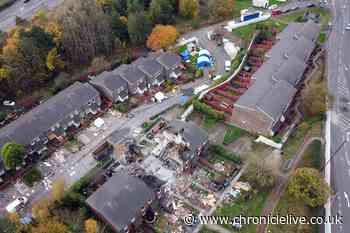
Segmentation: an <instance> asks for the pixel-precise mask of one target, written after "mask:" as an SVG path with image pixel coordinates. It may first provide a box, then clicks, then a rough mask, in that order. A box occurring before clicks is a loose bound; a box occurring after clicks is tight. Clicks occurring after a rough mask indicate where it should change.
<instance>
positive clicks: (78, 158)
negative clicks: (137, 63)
mask: <svg viewBox="0 0 350 233" xmlns="http://www.w3.org/2000/svg"><path fill="white" fill-rule="evenodd" d="M203 83H209V81H208V80H206V79H204V78H202V79H198V80H196V81H195V82H191V83H188V84H185V85H183V86H182V88H183V89H186V88H193V87H197V86H200V85H203ZM181 95H182V93H181V92H178V93H175V94H171V95H169V96H168V97H169V98H168V99H167V100H165V101H163V102H162V103H151V104H146V105H142V106H140V107H138V108H136V109H134V110H132V111H131V113H132V114H133V115H134V117H133V118H131V119H129V118H125V117H123V118H118V117H112V116H109V115H110V114H109V113H107V114H106V115H105V116H103V119H104V120H105V124H106V127H105V128H106V129H105V130H104V131H103V132H100V133H99V134H98V135H96V136H95V137H92V136H91V135H90V136H89V137H90V139H91V141H90V142H89V143H88V144H86V145H85V146H84V147H83V148H82V150H81V151H79V152H77V153H74V154H69V153H68V154H66V155H67V156H66V159H65V160H64V161H62V162H60V163H57V159H56V157H58V156H51V157H50V158H49V160H48V161H45V162H41V163H40V165H42V167H45V166H46V165H45V164H48V163H49V164H50V167H49V168H48V169H50V170H52V171H53V172H54V175H53V176H51V177H48V179H46V178H45V179H44V181H43V182H40V183H39V184H37V185H35V187H33V188H31V189H28V188H27V187H25V186H23V185H21V183H18V184H15V185H12V186H10V187H8V188H7V189H6V190H3V191H2V192H1V193H0V194H1V196H0V216H1V215H3V214H4V213H5V207H6V205H7V204H8V203H9V202H10V201H12V200H14V199H15V198H16V197H19V196H27V197H28V199H29V204H28V205H27V208H26V211H28V212H30V207H31V205H32V204H33V203H35V202H37V201H39V200H40V199H43V198H45V197H47V196H48V195H49V194H50V192H51V188H52V184H53V183H54V182H55V181H56V180H59V179H62V178H63V179H64V180H65V183H66V187H67V188H68V187H70V186H71V185H72V184H74V183H75V182H76V181H78V180H79V179H80V178H81V177H83V176H84V175H86V174H87V173H88V172H89V171H90V170H91V169H92V168H94V167H95V166H96V164H97V162H96V161H95V160H94V159H93V157H92V152H93V151H94V150H95V149H96V148H97V147H98V146H99V145H101V144H102V143H104V142H105V140H106V138H107V137H108V136H109V135H110V134H111V133H113V132H114V131H115V130H119V129H122V128H129V129H130V134H132V133H133V132H134V130H135V129H136V128H138V127H140V126H141V124H142V123H143V122H145V121H147V120H149V118H150V117H152V116H154V115H157V114H159V113H161V112H163V111H164V110H166V109H168V108H170V107H172V106H174V105H176V104H179V103H180V98H179V97H180V96H181ZM89 131H90V128H88V129H86V130H84V131H83V132H82V134H84V135H89V134H91V132H89ZM129 136H132V135H129ZM59 151H61V150H59ZM58 154H59V153H58ZM60 157H61V156H60Z"/></svg>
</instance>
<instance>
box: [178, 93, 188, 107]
mask: <svg viewBox="0 0 350 233" xmlns="http://www.w3.org/2000/svg"><path fill="white" fill-rule="evenodd" d="M188 100H189V97H188V96H185V95H182V96H180V105H181V106H183V105H185V104H186V103H187V101H188Z"/></svg>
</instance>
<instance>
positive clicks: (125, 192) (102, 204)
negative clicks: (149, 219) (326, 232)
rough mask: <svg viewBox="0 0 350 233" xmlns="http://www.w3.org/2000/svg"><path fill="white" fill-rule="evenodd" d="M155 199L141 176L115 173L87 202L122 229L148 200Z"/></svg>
mask: <svg viewBox="0 0 350 233" xmlns="http://www.w3.org/2000/svg"><path fill="white" fill-rule="evenodd" d="M154 199H155V195H154V193H153V191H152V190H151V189H150V188H148V187H147V185H146V184H145V183H144V182H143V181H142V180H140V179H139V178H136V177H132V176H129V175H126V174H115V175H114V176H113V177H111V178H110V179H109V180H108V181H107V182H106V183H105V184H104V185H102V186H101V187H100V188H99V189H98V190H97V191H96V192H94V193H93V194H92V195H91V196H90V197H89V198H88V199H87V201H86V202H87V204H88V205H89V206H90V207H91V208H92V209H94V210H95V211H96V212H97V213H98V214H99V215H101V216H102V217H103V218H104V219H105V220H106V221H108V223H109V224H110V225H112V226H113V228H114V229H116V230H117V231H122V230H123V229H124V228H125V227H126V226H128V224H129V223H131V220H132V219H133V218H134V217H137V215H138V214H139V213H140V212H139V211H140V209H141V208H142V207H143V206H144V205H145V204H146V203H147V201H150V200H152V201H153V200H154Z"/></svg>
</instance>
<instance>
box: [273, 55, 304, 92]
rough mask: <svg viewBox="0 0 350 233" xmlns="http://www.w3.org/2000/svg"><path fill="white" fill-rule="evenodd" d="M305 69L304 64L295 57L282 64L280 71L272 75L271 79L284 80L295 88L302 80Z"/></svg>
mask: <svg viewBox="0 0 350 233" xmlns="http://www.w3.org/2000/svg"><path fill="white" fill-rule="evenodd" d="M306 67H307V65H306V63H304V62H302V61H300V60H299V59H298V58H296V57H290V58H289V59H287V60H286V61H285V62H284V63H282V65H281V67H280V69H279V70H278V71H277V72H276V73H274V74H273V75H272V78H273V79H274V80H275V81H278V80H285V81H287V82H288V83H289V84H291V85H292V86H296V85H297V84H298V83H299V81H300V79H301V78H302V76H303V74H304V71H305V69H306Z"/></svg>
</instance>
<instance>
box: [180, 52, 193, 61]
mask: <svg viewBox="0 0 350 233" xmlns="http://www.w3.org/2000/svg"><path fill="white" fill-rule="evenodd" d="M180 57H181V59H182V60H183V61H188V60H190V57H191V55H190V53H189V52H188V50H187V49H186V50H185V51H183V52H182V53H180Z"/></svg>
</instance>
